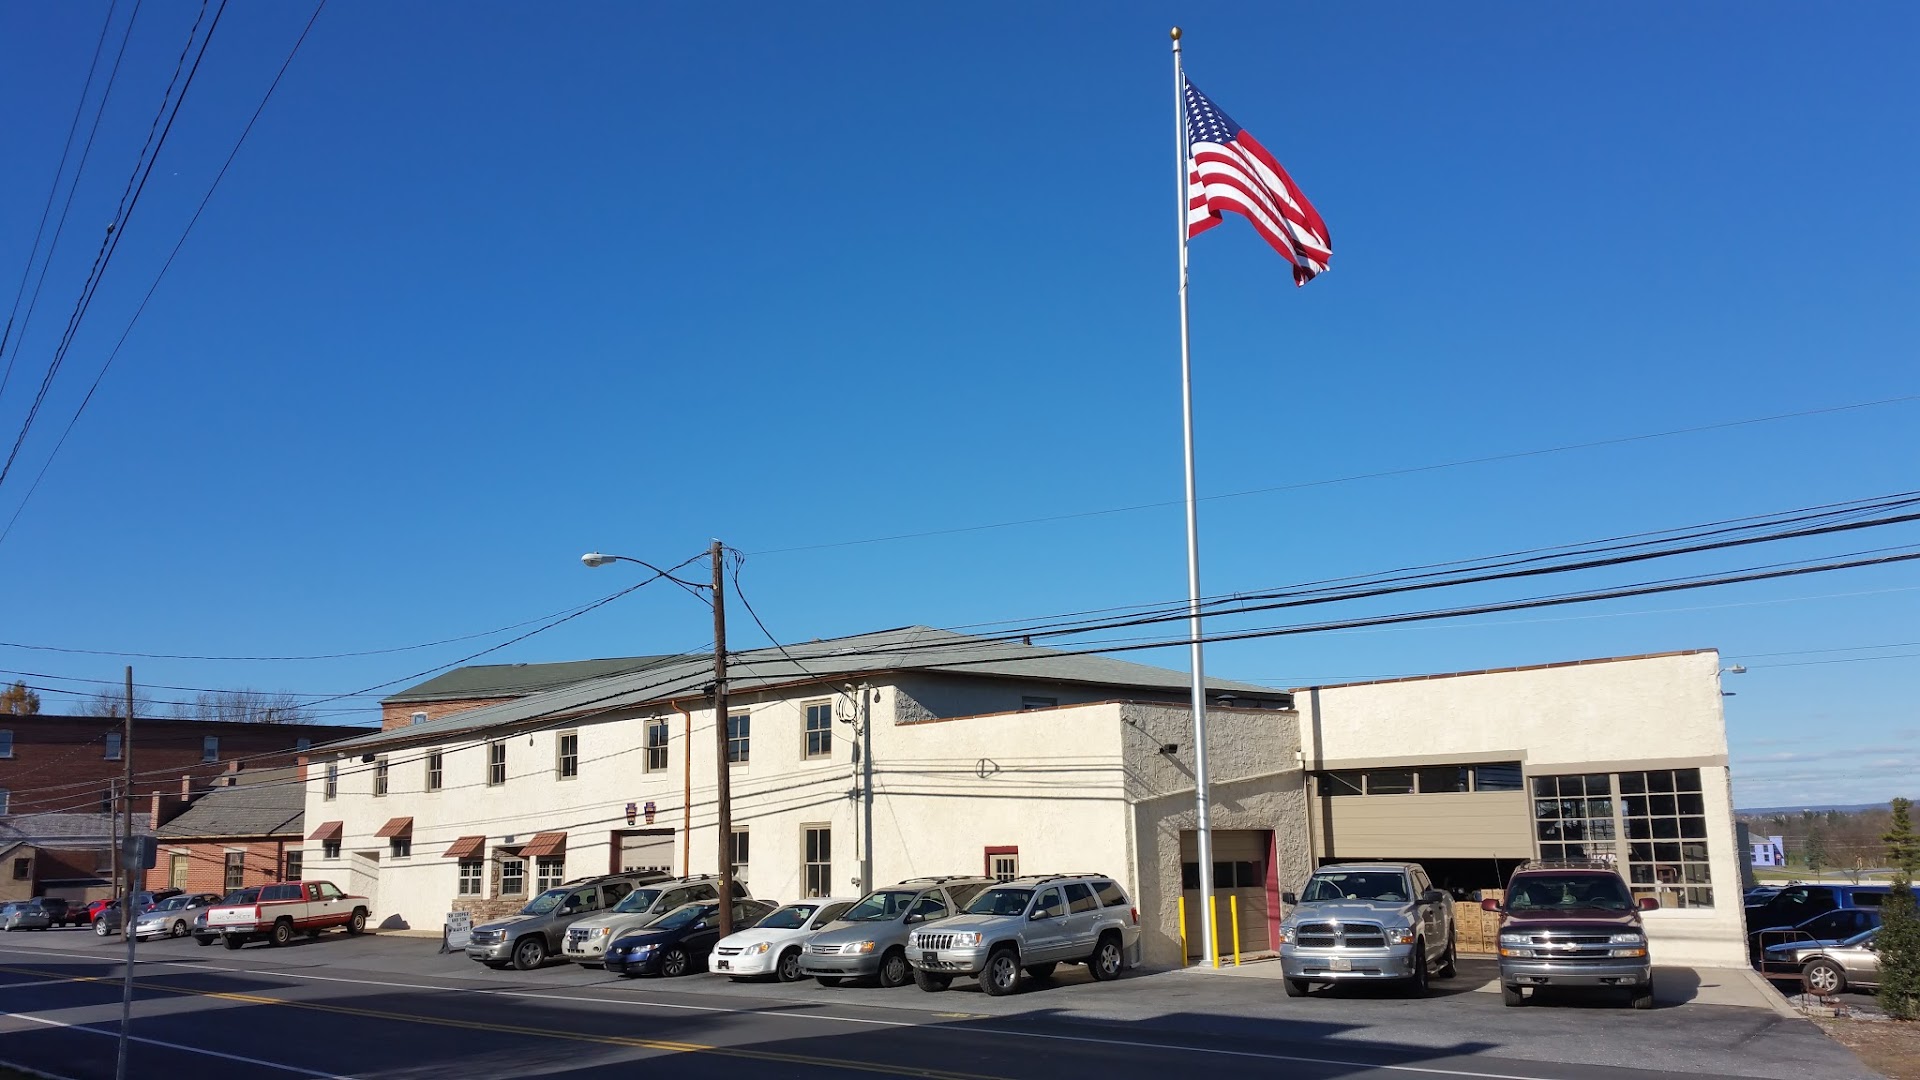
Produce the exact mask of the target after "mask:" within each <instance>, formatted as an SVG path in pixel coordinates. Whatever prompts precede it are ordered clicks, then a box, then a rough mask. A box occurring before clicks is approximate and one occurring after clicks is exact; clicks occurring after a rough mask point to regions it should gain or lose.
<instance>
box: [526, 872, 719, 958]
mask: <svg viewBox="0 0 1920 1080" xmlns="http://www.w3.org/2000/svg"><path fill="white" fill-rule="evenodd" d="M751 896H752V894H751V893H749V892H747V887H746V886H745V885H744V884H742V883H740V882H738V881H736V882H734V883H733V897H734V899H736V900H745V899H748V898H750V897H751ZM719 897H720V879H719V878H718V877H716V876H714V875H712V874H700V875H697V876H694V877H683V878H675V879H673V880H671V881H661V882H657V883H655V884H652V885H643V886H641V887H640V888H637V889H635V890H633V891H632V892H630V893H628V894H627V895H626V896H625V897H623V898H622V899H621V901H620V902H619V903H618V904H615V905H614V906H613V910H611V911H607V912H603V913H601V914H599V915H589V916H588V917H586V918H584V919H581V920H580V921H579V922H576V923H574V924H573V925H572V926H569V927H567V936H566V941H565V943H564V944H563V945H562V947H561V954H562V955H564V956H565V957H566V958H567V959H569V960H571V961H573V962H574V963H576V964H583V965H585V966H587V967H590V968H597V967H605V966H606V961H605V959H604V958H605V956H606V951H607V946H608V945H610V944H612V943H613V942H615V941H618V940H619V939H620V938H622V937H624V936H625V935H627V934H631V933H633V932H634V931H635V930H638V929H640V928H641V927H643V926H646V925H647V924H648V923H651V922H653V920H655V919H657V918H659V917H660V916H662V915H665V914H666V913H667V912H669V911H672V910H673V909H674V908H677V907H680V906H681V905H683V904H692V903H697V902H699V901H703V900H717V899H719Z"/></svg>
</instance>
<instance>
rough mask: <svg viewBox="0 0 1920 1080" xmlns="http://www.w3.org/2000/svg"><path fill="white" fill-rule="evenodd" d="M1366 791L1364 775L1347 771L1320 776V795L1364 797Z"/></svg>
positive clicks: (1365, 775)
mask: <svg viewBox="0 0 1920 1080" xmlns="http://www.w3.org/2000/svg"><path fill="white" fill-rule="evenodd" d="M1366 791H1367V774H1366V773H1363V772H1352V771H1348V772H1330V773H1321V774H1320V794H1322V795H1364V794H1366Z"/></svg>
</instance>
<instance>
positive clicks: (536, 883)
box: [533, 855, 567, 892]
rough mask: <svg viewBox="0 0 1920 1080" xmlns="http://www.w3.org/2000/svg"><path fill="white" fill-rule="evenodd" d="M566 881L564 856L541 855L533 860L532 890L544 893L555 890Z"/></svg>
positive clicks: (565, 858)
mask: <svg viewBox="0 0 1920 1080" xmlns="http://www.w3.org/2000/svg"><path fill="white" fill-rule="evenodd" d="M566 879H567V857H566V856H565V855H542V856H540V857H539V858H536V859H534V860H533V889H534V891H535V892H546V891H547V890H548V889H557V888H559V887H560V883H561V882H563V881H565V880H566Z"/></svg>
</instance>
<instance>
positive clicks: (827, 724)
mask: <svg viewBox="0 0 1920 1080" xmlns="http://www.w3.org/2000/svg"><path fill="white" fill-rule="evenodd" d="M806 754H807V756H808V757H810V758H830V757H832V756H833V702H831V701H816V702H814V703H813V704H811V705H808V706H807V749H806Z"/></svg>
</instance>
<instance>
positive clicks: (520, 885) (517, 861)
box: [500, 855, 527, 896]
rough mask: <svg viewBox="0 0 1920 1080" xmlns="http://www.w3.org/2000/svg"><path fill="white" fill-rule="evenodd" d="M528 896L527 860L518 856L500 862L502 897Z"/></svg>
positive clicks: (507, 857) (509, 856) (511, 856)
mask: <svg viewBox="0 0 1920 1080" xmlns="http://www.w3.org/2000/svg"><path fill="white" fill-rule="evenodd" d="M526 894H527V860H525V859H523V858H521V857H519V856H518V855H508V856H505V857H503V858H502V859H501V860H500V895H501V896H525V895H526Z"/></svg>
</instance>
